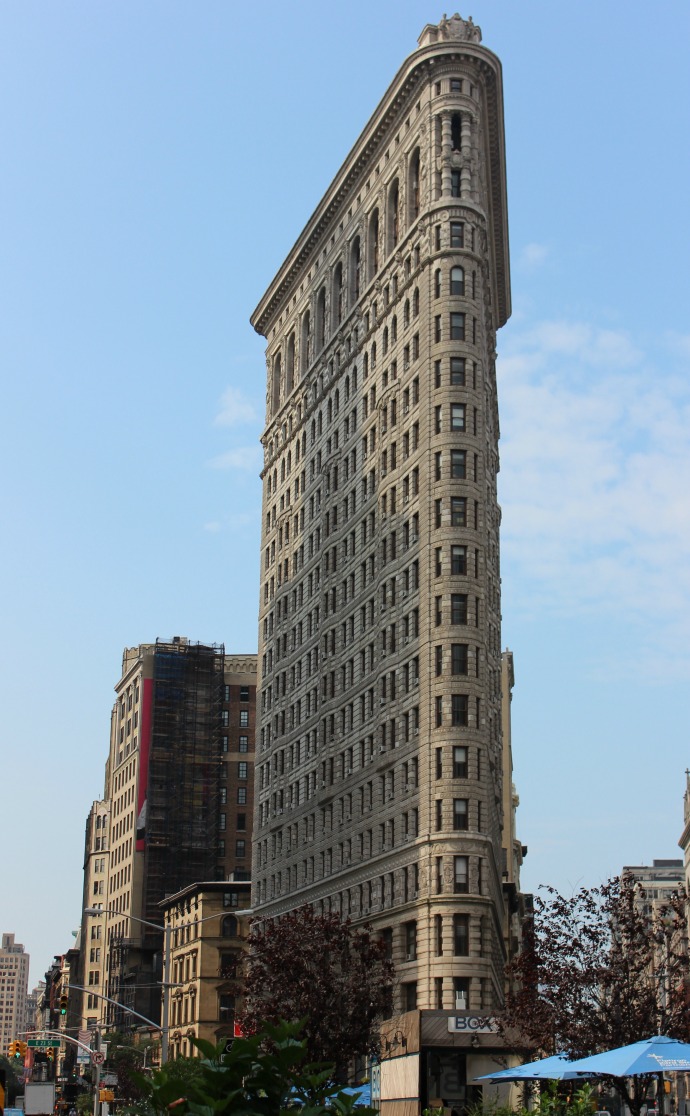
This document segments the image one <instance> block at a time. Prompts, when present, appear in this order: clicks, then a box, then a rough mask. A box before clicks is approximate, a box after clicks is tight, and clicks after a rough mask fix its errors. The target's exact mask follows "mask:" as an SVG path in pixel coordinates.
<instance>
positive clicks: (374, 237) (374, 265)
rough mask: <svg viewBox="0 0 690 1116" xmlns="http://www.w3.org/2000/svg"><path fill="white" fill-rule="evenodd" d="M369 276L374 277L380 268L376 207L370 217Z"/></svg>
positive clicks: (377, 213) (377, 212)
mask: <svg viewBox="0 0 690 1116" xmlns="http://www.w3.org/2000/svg"><path fill="white" fill-rule="evenodd" d="M367 254H368V257H369V278H370V279H373V277H374V275H376V273H377V271H378V269H379V211H378V209H375V210H374V212H373V213H372V215H371V217H370V218H369V244H368V252H367Z"/></svg>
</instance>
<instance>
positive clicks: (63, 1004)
mask: <svg viewBox="0 0 690 1116" xmlns="http://www.w3.org/2000/svg"><path fill="white" fill-rule="evenodd" d="M60 1015H67V993H66V992H63V993H62V995H61V997H60Z"/></svg>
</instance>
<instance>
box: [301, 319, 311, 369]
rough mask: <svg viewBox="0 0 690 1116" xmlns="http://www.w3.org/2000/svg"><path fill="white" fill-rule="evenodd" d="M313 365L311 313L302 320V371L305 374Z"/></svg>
mask: <svg viewBox="0 0 690 1116" xmlns="http://www.w3.org/2000/svg"><path fill="white" fill-rule="evenodd" d="M310 364H311V315H310V313H309V311H308V310H307V312H306V313H305V315H304V317H303V318H302V337H301V339H300V369H301V371H302V373H303V374H304V373H305V372H306V371H307V369H308V368H309V365H310Z"/></svg>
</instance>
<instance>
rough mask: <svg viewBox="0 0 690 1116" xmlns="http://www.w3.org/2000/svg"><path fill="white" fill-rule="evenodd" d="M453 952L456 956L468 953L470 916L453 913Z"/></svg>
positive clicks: (467, 955)
mask: <svg viewBox="0 0 690 1116" xmlns="http://www.w3.org/2000/svg"><path fill="white" fill-rule="evenodd" d="M453 953H454V954H455V956H456V957H469V955H470V916H469V915H466V914H456V915H453Z"/></svg>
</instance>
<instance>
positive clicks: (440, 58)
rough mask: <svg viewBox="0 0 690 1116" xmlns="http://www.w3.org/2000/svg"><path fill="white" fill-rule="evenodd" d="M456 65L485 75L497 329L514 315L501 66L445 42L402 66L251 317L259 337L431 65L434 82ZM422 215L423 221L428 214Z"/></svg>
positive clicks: (470, 47)
mask: <svg viewBox="0 0 690 1116" xmlns="http://www.w3.org/2000/svg"><path fill="white" fill-rule="evenodd" d="M458 60H459V61H462V62H465V63H470V64H472V65H473V66H474V67H475V68H476V70H477V71H478V74H479V75H481V77H482V79H483V83H484V87H485V92H486V114H485V115H486V122H485V127H486V129H487V136H488V144H487V150H488V158H489V163H490V167H491V202H492V214H491V224H492V232H493V236H492V242H493V244H494V245H495V259H494V261H493V262H494V274H495V277H496V296H497V302H498V318H499V323H498V324H499V325H502V324H503V322H505V321H506V320H507V318H508V317H509V316H510V286H509V262H508V225H507V214H506V204H505V199H506V174H505V144H504V126H503V98H502V71H501V64H500V61H499V59H498V58H497V57H496V56H495V55H494V54H493V53H492V52H491V51H489V50H487V49H486V48H485V47H483V46H480V45H479V43H478V42H471V41H459V40H455V39H446V40H443V41H439V42H436V43H433V44H432V45H429V46H423V47H420V48H419V49H418V50H416V51H415V52H414V53H413V54H412V55H410V57H409V58H408V59H407V61H406V62H404V63H403V65H402V66H401V68H400V70H399V71H398V73H397V75H396V77H395V78H394V79H393V81H392V83H391V85H390V86H389V88H388V90H387V92H386V93H385V95H384V97H383V98H382V100H381V102H380V103H379V105H378V107H377V109H376V110H375V112H374V113H373V115H372V117H371V119H370V121H369V123H368V124H367V126H366V127H365V129H364V131H363V132H362V134H361V136H360V138H359V139H358V140H357V142H356V144H355V146H354V147H353V148H352V150H351V151H350V153H349V155H348V156H347V158H346V159H345V161H344V163H343V165H342V167H341V169H340V171H339V172H338V174H337V175H336V177H335V178H334V180H333V182H332V183H331V186H330V188H329V189H328V191H327V192H326V194H325V195H324V197H323V199H322V201H321V202H320V204H319V206H318V207H317V209H316V210H315V212H314V214H313V215H312V217H311V219H310V220H309V222H308V223H307V225H306V226H305V228H304V230H303V232H302V234H301V236H300V237H299V239H298V240H297V242H296V243H295V245H294V247H293V249H292V251H291V252H290V254H289V255H288V257H287V259H286V260H285V262H284V263H283V265H282V267H281V268H280V270H279V271H278V274H277V275H276V277H275V279H274V281H273V282H272V283H271V285H270V287H269V288H268V290H267V291H266V293H265V295H264V296H263V298H262V299H261V301H260V302H259V304H258V306H257V307H256V309H255V311H254V313H253V314H252V316H251V319H250V320H251V323H252V325H253V326H254V329H255V330H256V331H257V333H259V334H261V335H262V336H264V337H266V336H267V333H268V330H269V328H270V326H271V324H272V322H273V320H274V318H275V316H276V315H277V313H278V311H279V309H280V307H281V306H282V305H283V304H284V302H285V300H286V299H287V296H288V294H289V293H291V292H292V290H293V287H294V286H295V285H296V282H297V280H298V279H299V278H300V277H301V276H302V274H303V271H304V270H305V269H306V268H307V266H308V263H309V260H310V257H311V254H312V251H313V249H314V247H315V245H316V244H320V243H322V241H323V239H324V238H325V237H326V233H327V230H328V229H329V227H330V225H331V223H333V222H335V220H336V218H337V214H338V213H339V211H340V210H341V208H343V207H344V205H345V203H346V201H347V200H348V199H349V198H350V197H351V196H352V194H353V193H355V192H356V189H357V185H358V182H359V180H360V179H361V178H362V177H363V176H364V175H365V174H367V173H369V170H370V168H371V165H372V162H373V161H374V159H375V157H376V152H377V149H378V147H379V145H380V144H381V142H382V141H384V140H385V139H386V137H387V136H388V134H389V131H390V129H391V128H392V127H393V123H394V121H395V119H396V117H398V116H402V115H404V112H405V111H406V110H407V108H408V106H409V104H410V103H411V102H412V101H413V100H414V97H415V95H416V93H417V90H418V88H419V86H420V85H421V84H422V83H423V82H424V81H428V80H429V78H430V68H431V67H432V66H433V68H434V77H436V75H437V74H440V73H441V72H442V71H443V69H444V68H446V66H450V65H451V64H454V63H456V62H457V61H458ZM444 64H445V66H444ZM372 204H373V202H372ZM421 216H422V217H423V216H424V213H422V215H421Z"/></svg>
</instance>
